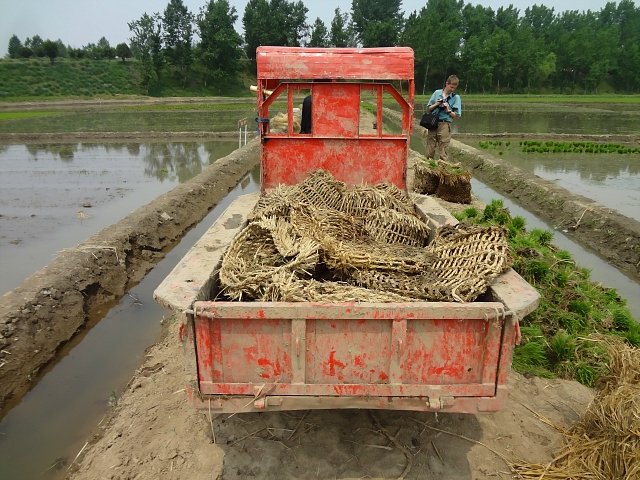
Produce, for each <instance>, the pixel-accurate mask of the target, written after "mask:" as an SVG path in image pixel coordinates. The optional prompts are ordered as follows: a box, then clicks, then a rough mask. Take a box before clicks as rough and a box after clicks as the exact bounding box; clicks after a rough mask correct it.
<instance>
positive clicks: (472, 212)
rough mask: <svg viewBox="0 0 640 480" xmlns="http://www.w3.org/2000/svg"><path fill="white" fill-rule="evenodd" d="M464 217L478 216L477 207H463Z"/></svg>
mask: <svg viewBox="0 0 640 480" xmlns="http://www.w3.org/2000/svg"><path fill="white" fill-rule="evenodd" d="M464 215H465V218H476V217H477V216H478V209H477V208H475V207H469V208H465V209H464Z"/></svg>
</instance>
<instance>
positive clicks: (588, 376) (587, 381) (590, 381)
mask: <svg viewBox="0 0 640 480" xmlns="http://www.w3.org/2000/svg"><path fill="white" fill-rule="evenodd" d="M574 372H575V373H574V375H575V377H576V380H578V381H579V382H580V383H581V384H583V385H586V386H587V387H591V388H593V387H595V385H596V379H597V378H598V376H599V375H598V371H597V370H596V369H595V368H594V367H593V366H592V365H591V364H589V363H588V362H578V363H576V366H575V370H574Z"/></svg>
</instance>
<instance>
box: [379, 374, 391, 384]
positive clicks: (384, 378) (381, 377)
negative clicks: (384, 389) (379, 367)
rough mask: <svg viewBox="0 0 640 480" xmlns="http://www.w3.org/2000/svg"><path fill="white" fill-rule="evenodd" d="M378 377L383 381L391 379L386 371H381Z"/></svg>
mask: <svg viewBox="0 0 640 480" xmlns="http://www.w3.org/2000/svg"><path fill="white" fill-rule="evenodd" d="M378 378H379V379H380V380H382V381H383V382H386V381H387V380H389V376H388V375H387V374H386V373H384V372H380V375H378Z"/></svg>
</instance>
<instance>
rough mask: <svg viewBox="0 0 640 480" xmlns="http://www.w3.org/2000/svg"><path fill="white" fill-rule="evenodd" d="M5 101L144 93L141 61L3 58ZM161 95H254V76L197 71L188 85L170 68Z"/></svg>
mask: <svg viewBox="0 0 640 480" xmlns="http://www.w3.org/2000/svg"><path fill="white" fill-rule="evenodd" d="M0 78H1V79H2V83H1V86H0V101H5V102H19V101H38V100H39V101H42V100H43V99H47V100H56V99H90V98H98V97H101V98H109V97H115V96H122V95H133V96H138V95H145V96H146V93H147V91H146V88H145V87H144V86H143V85H142V84H141V78H142V75H141V73H140V65H139V63H138V62H137V61H136V60H132V59H130V60H127V61H126V62H122V61H121V60H117V59H114V60H90V59H79V60H71V59H67V58H59V59H56V61H55V62H54V63H53V64H51V62H49V59H45V58H31V59H19V60H17V59H0ZM160 79H161V81H160V85H159V87H158V88H157V92H156V94H157V96H176V97H181V96H185V97H194V96H215V95H226V96H231V95H233V96H238V97H247V98H249V97H251V98H255V94H254V93H252V92H250V91H249V85H250V84H252V83H255V77H254V76H253V75H248V74H246V73H244V72H241V73H240V74H239V75H238V78H237V79H235V80H232V81H228V82H226V83H224V82H222V83H221V82H209V85H210V86H209V87H204V84H205V82H204V79H203V78H201V76H199V75H198V74H196V73H193V74H192V75H191V76H190V82H191V83H190V84H188V85H187V86H186V88H182V86H180V85H178V84H177V81H176V80H175V76H174V75H172V72H170V71H169V69H164V70H162V71H161V73H160Z"/></svg>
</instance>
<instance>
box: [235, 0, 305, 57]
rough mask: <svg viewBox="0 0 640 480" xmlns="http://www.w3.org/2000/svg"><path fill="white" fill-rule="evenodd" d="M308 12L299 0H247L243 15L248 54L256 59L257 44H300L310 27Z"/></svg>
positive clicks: (295, 45) (289, 45)
mask: <svg viewBox="0 0 640 480" xmlns="http://www.w3.org/2000/svg"><path fill="white" fill-rule="evenodd" d="M307 12H308V9H307V7H305V6H304V3H302V2H301V1H298V2H295V3H294V2H288V1H287V0H249V2H248V3H247V6H246V7H245V9H244V15H243V17H242V24H243V26H244V34H245V48H246V53H247V57H248V58H250V59H255V58H256V48H257V47H258V46H260V45H282V46H288V47H299V46H301V45H302V40H303V39H304V38H305V37H306V36H307V33H308V30H309V27H308V25H307V23H306V18H307Z"/></svg>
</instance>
